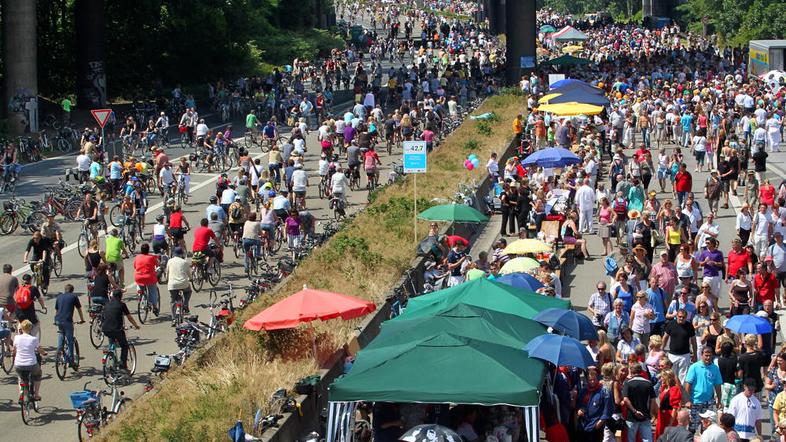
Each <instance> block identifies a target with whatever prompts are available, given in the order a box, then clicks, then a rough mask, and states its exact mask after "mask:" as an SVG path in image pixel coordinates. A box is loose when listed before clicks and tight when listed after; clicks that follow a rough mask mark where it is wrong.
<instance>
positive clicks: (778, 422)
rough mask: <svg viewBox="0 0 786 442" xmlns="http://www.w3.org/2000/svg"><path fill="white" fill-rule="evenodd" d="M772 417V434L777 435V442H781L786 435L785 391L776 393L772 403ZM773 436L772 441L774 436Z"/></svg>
mask: <svg viewBox="0 0 786 442" xmlns="http://www.w3.org/2000/svg"><path fill="white" fill-rule="evenodd" d="M772 417H773V419H772V420H773V422H772V426H773V428H775V430H774V431H773V433H776V434H777V438H778V440H779V441H783V440H784V435H786V390H783V391H781V392H780V393H778V395H777V396H775V400H774V401H772ZM773 436H774V437H773V440H774V439H775V434H773Z"/></svg>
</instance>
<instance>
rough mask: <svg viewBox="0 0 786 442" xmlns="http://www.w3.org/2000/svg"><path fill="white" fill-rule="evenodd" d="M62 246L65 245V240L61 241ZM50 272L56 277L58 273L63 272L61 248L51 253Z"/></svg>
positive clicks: (58, 275)
mask: <svg viewBox="0 0 786 442" xmlns="http://www.w3.org/2000/svg"><path fill="white" fill-rule="evenodd" d="M63 247H65V241H63ZM52 272H53V273H54V274H55V276H57V277H58V278H59V277H60V275H62V274H63V252H62V248H58V249H57V250H54V251H53V253H52Z"/></svg>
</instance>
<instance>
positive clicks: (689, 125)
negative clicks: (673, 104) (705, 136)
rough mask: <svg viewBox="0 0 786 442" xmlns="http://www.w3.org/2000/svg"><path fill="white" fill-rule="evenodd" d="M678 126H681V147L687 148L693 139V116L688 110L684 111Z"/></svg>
mask: <svg viewBox="0 0 786 442" xmlns="http://www.w3.org/2000/svg"><path fill="white" fill-rule="evenodd" d="M680 125H682V147H688V144H689V143H690V140H691V138H693V115H691V114H690V111H689V110H686V111H685V113H684V114H683V115H682V118H680Z"/></svg>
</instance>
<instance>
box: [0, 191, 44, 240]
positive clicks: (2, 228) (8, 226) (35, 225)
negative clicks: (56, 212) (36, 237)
mask: <svg viewBox="0 0 786 442" xmlns="http://www.w3.org/2000/svg"><path fill="white" fill-rule="evenodd" d="M40 206H41V205H40V203H39V202H37V201H34V202H32V203H26V202H25V200H23V199H18V198H14V197H12V198H11V199H10V200H8V201H6V202H4V203H3V209H4V213H3V214H2V215H0V233H1V234H3V235H10V234H11V233H14V231H16V229H17V227H22V228H23V229H27V230H28V231H29V232H30V233H35V232H37V231H39V230H41V226H42V225H43V224H44V223H46V212H44V211H43V210H41V207H40Z"/></svg>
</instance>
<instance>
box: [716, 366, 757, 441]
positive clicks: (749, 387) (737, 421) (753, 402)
mask: <svg viewBox="0 0 786 442" xmlns="http://www.w3.org/2000/svg"><path fill="white" fill-rule="evenodd" d="M725 411H726V412H727V413H729V414H731V415H732V416H734V431H736V432H737V434H738V435H739V436H740V440H750V439H753V438H754V437H757V436H759V435H761V434H762V433H761V421H762V420H763V419H764V412H763V410H762V408H761V402H759V399H758V398H756V382H755V381H754V380H753V379H746V380H745V381H744V382H743V390H742V393H738V394H737V395H736V396H734V397H733V398H732V399H731V402H729V406H728V408H727V409H726V410H725Z"/></svg>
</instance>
